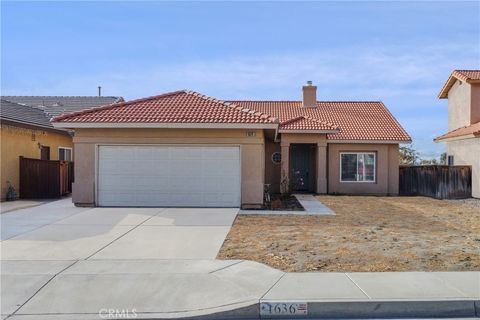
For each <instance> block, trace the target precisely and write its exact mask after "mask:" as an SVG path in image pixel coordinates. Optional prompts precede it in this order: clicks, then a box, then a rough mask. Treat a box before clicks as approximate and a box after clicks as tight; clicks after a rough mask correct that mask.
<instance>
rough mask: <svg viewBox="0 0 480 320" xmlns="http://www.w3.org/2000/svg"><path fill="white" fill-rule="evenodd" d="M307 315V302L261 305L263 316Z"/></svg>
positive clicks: (267, 303) (266, 303)
mask: <svg viewBox="0 0 480 320" xmlns="http://www.w3.org/2000/svg"><path fill="white" fill-rule="evenodd" d="M307 314H308V305H307V303H306V302H293V303H292V302H275V303H270V302H262V303H261V304H260V315H261V316H296V315H298V316H300V315H302V316H304V315H307Z"/></svg>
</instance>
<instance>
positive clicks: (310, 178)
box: [290, 144, 315, 192]
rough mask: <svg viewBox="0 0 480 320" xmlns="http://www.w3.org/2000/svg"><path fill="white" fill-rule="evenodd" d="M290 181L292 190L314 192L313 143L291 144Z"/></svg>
mask: <svg viewBox="0 0 480 320" xmlns="http://www.w3.org/2000/svg"><path fill="white" fill-rule="evenodd" d="M290 183H291V188H292V190H293V191H303V192H314V183H315V145H310V144H292V145H291V147H290Z"/></svg>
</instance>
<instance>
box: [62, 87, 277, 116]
mask: <svg viewBox="0 0 480 320" xmlns="http://www.w3.org/2000/svg"><path fill="white" fill-rule="evenodd" d="M53 122H84V123H85V122H87V123H88V122H90V123H244V124H273V123H277V122H278V121H277V119H275V118H273V117H271V116H269V115H267V114H263V113H262V112H258V111H255V110H250V109H248V108H245V107H240V106H236V105H233V104H231V103H227V102H224V101H221V100H217V99H214V98H210V97H207V96H205V95H202V94H200V93H197V92H194V91H188V90H181V91H175V92H170V93H165V94H162V95H159V96H154V97H148V98H143V99H138V100H132V101H127V102H121V103H117V104H113V105H108V106H103V107H98V108H91V109H86V110H83V111H79V112H74V113H69V114H66V115H62V116H59V117H56V118H54V119H53Z"/></svg>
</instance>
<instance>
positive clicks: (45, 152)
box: [40, 146, 50, 160]
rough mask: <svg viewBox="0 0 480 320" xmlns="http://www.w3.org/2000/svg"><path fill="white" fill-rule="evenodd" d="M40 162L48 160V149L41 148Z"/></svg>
mask: <svg viewBox="0 0 480 320" xmlns="http://www.w3.org/2000/svg"><path fill="white" fill-rule="evenodd" d="M40 160H50V147H46V146H42V149H41V151H40Z"/></svg>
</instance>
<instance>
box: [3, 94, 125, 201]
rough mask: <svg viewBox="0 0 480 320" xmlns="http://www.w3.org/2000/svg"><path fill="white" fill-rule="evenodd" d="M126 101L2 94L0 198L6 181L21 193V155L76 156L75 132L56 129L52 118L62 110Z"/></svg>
mask: <svg viewBox="0 0 480 320" xmlns="http://www.w3.org/2000/svg"><path fill="white" fill-rule="evenodd" d="M119 101H123V98H121V97H107V96H101V97H96V96H2V97H1V103H0V141H1V161H0V167H1V176H0V180H1V197H0V198H1V200H5V198H6V192H7V181H8V182H9V183H10V184H11V185H12V186H13V187H14V188H15V189H16V191H17V194H20V183H19V180H20V160H19V157H20V156H22V157H25V158H32V159H43V160H67V161H71V160H72V159H73V141H72V131H70V130H67V129H61V128H54V127H53V125H52V124H51V122H50V121H51V119H52V118H53V117H55V116H58V115H60V114H63V113H68V112H73V111H78V110H82V109H85V108H87V107H92V106H100V105H105V104H112V103H115V102H119Z"/></svg>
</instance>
